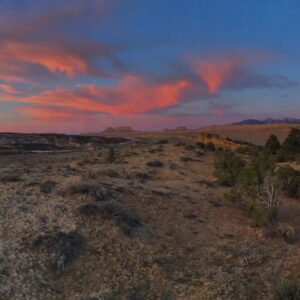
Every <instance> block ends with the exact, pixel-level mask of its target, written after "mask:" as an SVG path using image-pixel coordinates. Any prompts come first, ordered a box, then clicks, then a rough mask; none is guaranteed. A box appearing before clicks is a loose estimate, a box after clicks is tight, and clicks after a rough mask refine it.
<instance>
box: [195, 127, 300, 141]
mask: <svg viewBox="0 0 300 300" xmlns="http://www.w3.org/2000/svg"><path fill="white" fill-rule="evenodd" d="M292 128H300V125H292V124H271V125H219V126H210V127H207V128H203V129H201V132H209V133H215V134H218V135H220V137H222V138H226V137H229V138H231V139H233V140H241V141H246V142H250V143H253V144H257V145H262V144H264V143H265V142H266V140H267V139H268V137H269V136H270V135H271V134H274V135H276V136H277V137H278V139H279V141H280V142H283V141H284V139H285V138H286V137H287V135H288V133H289V131H290V130H291V129H292Z"/></svg>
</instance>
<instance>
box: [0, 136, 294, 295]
mask: <svg viewBox="0 0 300 300" xmlns="http://www.w3.org/2000/svg"><path fill="white" fill-rule="evenodd" d="M115 151H116V154H115V157H116V160H115V161H114V162H108V161H107V157H108V154H107V153H108V149H107V148H103V149H102V150H99V151H90V152H78V153H71V154H35V155H33V154H28V155H14V156H1V157H0V174H1V176H2V177H1V176H0V178H1V180H0V181H1V182H0V299H7V300H9V299H28V300H29V299H75V300H76V299H80V300H81V299H82V300H88V299H89V300H92V299H93V300H94V299H188V300H189V299H191V300H192V299H197V300H198V299H226V300H227V299H232V300H233V299H234V300H236V299H249V300H250V299H251V300H253V299H271V293H272V289H273V286H274V285H275V284H276V283H277V282H278V281H279V280H281V279H283V278H287V277H298V278H299V277H300V247H299V245H300V236H299V233H300V220H299V219H300V218H299V216H300V202H299V200H293V199H286V198H281V205H280V216H279V224H278V225H277V226H292V227H293V228H294V230H295V240H294V241H293V242H287V241H285V239H284V238H283V237H282V236H280V235H278V234H276V233H274V232H275V231H276V230H275V229H274V230H273V229H270V228H264V229H257V228H253V227H252V226H251V220H250V219H248V217H247V216H245V215H244V214H243V212H242V211H241V210H239V209H237V208H234V207H232V206H231V205H229V204H228V203H226V201H225V200H224V198H223V194H224V192H225V191H226V189H225V188H222V187H220V186H219V185H218V184H217V183H216V182H215V178H214V176H213V162H214V154H213V153H206V154H204V155H202V153H198V152H197V151H196V149H194V148H193V147H188V146H187V145H185V144H184V143H176V142H170V143H167V144H154V143H147V142H145V143H135V142H130V143H128V144H124V145H119V146H115ZM4 175H5V176H4ZM272 230H273V231H272ZM272 233H274V234H272Z"/></svg>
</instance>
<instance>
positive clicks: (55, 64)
mask: <svg viewBox="0 0 300 300" xmlns="http://www.w3.org/2000/svg"><path fill="white" fill-rule="evenodd" d="M0 46H1V48H0V60H1V61H17V62H24V63H31V64H37V65H40V66H42V67H44V68H46V69H47V70H49V71H50V72H61V73H66V74H67V75H68V76H74V75H75V74H76V73H82V74H84V73H86V72H87V69H88V66H87V63H86V62H85V61H84V60H83V59H81V58H80V57H79V56H77V55H75V54H73V53H68V52H67V51H66V50H65V49H62V48H60V47H58V46H56V45H52V44H49V43H41V44H34V43H20V42H5V43H3V44H0Z"/></svg>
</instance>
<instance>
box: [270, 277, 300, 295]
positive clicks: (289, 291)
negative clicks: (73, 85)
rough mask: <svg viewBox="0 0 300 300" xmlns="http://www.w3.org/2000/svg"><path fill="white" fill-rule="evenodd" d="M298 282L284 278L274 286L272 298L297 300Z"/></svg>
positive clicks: (299, 292)
mask: <svg viewBox="0 0 300 300" xmlns="http://www.w3.org/2000/svg"><path fill="white" fill-rule="evenodd" d="M299 299H300V282H299V281H296V280H284V281H283V282H281V283H279V284H278V285H277V286H275V288H274V290H273V300H299Z"/></svg>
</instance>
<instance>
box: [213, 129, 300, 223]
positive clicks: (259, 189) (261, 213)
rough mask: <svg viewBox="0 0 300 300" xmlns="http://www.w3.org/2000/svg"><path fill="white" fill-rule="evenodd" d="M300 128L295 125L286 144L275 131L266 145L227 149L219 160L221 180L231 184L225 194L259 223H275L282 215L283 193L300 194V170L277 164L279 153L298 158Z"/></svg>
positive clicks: (218, 171) (218, 157)
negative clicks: (248, 149) (246, 150)
mask: <svg viewBox="0 0 300 300" xmlns="http://www.w3.org/2000/svg"><path fill="white" fill-rule="evenodd" d="M299 133H300V131H299V132H298V130H297V129H292V130H291V132H290V133H289V135H288V137H287V138H286V140H285V141H284V143H283V144H282V145H280V143H279V141H278V139H277V137H276V136H275V135H271V136H270V138H269V139H268V141H267V142H266V144H265V146H264V147H253V146H252V147H253V149H252V150H251V151H249V152H242V153H241V152H240V151H236V152H233V151H230V150H227V151H223V152H219V153H218V155H217V157H216V160H215V176H216V177H217V178H218V181H219V183H220V184H222V185H225V186H229V187H231V188H232V189H231V191H230V192H228V193H227V194H226V195H225V197H226V199H227V200H229V201H231V202H232V203H234V204H235V205H239V206H240V207H241V208H243V209H244V210H245V212H246V213H247V214H248V215H249V216H250V217H251V218H252V220H253V223H254V225H255V226H262V225H266V224H269V223H274V222H275V221H276V220H277V216H278V204H279V198H280V193H281V192H284V193H285V194H286V195H287V196H289V197H294V198H300V172H299V171H296V170H294V169H293V168H291V167H279V168H278V167H277V166H276V161H277V160H278V153H280V155H282V156H281V157H284V159H285V160H295V158H296V156H297V155H298V154H299V153H300V135H299Z"/></svg>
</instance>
